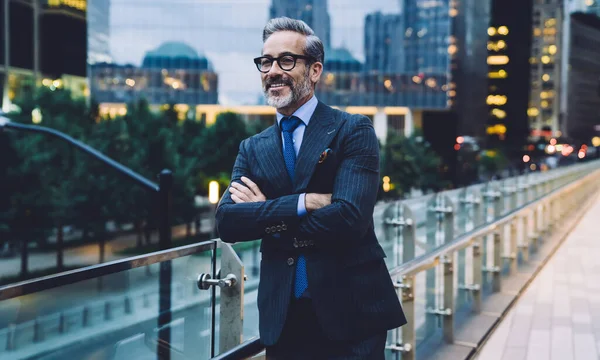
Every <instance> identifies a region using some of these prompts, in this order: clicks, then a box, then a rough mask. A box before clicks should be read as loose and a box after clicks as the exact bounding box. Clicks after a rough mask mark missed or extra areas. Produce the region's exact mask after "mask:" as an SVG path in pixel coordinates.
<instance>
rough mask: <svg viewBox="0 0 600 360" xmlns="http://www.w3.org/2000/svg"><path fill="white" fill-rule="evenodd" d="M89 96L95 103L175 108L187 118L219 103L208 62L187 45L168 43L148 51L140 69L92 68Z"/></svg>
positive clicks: (100, 65)
mask: <svg viewBox="0 0 600 360" xmlns="http://www.w3.org/2000/svg"><path fill="white" fill-rule="evenodd" d="M90 84H91V94H92V98H93V99H94V100H95V101H96V102H98V103H101V104H102V103H109V104H114V103H120V104H128V103H131V102H135V101H138V100H141V99H145V100H146V101H148V103H149V104H150V105H159V106H160V105H166V104H173V105H178V106H177V108H178V110H180V111H185V113H186V114H187V113H188V112H189V111H190V110H192V113H191V114H190V116H194V114H193V112H194V109H195V106H196V105H199V104H216V103H217V102H218V76H217V74H216V73H215V71H214V68H213V66H212V64H211V62H210V61H209V60H208V59H207V58H206V57H204V56H200V55H199V54H198V53H197V52H196V50H194V49H193V48H191V47H190V46H189V45H187V44H183V43H179V42H168V43H164V44H161V45H160V46H159V47H158V48H156V49H154V50H150V51H148V52H147V53H146V55H145V56H144V58H143V59H142V64H141V66H134V65H130V64H127V65H119V64H115V63H96V64H93V65H91V77H90Z"/></svg>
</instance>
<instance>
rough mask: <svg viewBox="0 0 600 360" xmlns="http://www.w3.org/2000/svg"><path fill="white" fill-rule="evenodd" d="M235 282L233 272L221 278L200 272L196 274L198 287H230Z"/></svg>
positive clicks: (204, 288)
mask: <svg viewBox="0 0 600 360" xmlns="http://www.w3.org/2000/svg"><path fill="white" fill-rule="evenodd" d="M235 284H237V277H236V276H235V275H233V274H228V275H227V276H225V278H223V279H212V277H211V276H210V274H205V273H202V274H200V275H198V281H197V285H198V289H200V290H208V289H210V287H211V286H219V287H220V288H221V289H224V288H230V287H233V286H235Z"/></svg>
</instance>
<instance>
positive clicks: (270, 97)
mask: <svg viewBox="0 0 600 360" xmlns="http://www.w3.org/2000/svg"><path fill="white" fill-rule="evenodd" d="M277 83H283V84H285V85H287V86H288V87H289V88H290V91H289V92H288V93H287V94H286V95H283V94H282V93H283V91H281V90H277V91H271V90H269V89H268V86H269V85H270V84H277ZM282 90H283V89H282ZM311 90H312V84H311V82H310V77H309V72H308V71H306V73H305V76H304V77H303V78H302V80H301V81H300V82H298V83H294V81H293V80H292V79H291V78H283V77H282V76H277V77H273V78H270V79H267V81H266V82H265V84H264V85H263V93H264V95H265V98H266V99H267V104H268V105H269V106H272V107H274V108H276V109H282V108H286V107H288V106H290V105H293V104H295V103H297V102H299V101H300V100H301V99H303V98H305V97H306V96H308V95H309V94H310V92H311Z"/></svg>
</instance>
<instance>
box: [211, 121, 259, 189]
mask: <svg viewBox="0 0 600 360" xmlns="http://www.w3.org/2000/svg"><path fill="white" fill-rule="evenodd" d="M205 134H206V136H205V137H204V139H203V143H204V147H203V154H204V155H203V157H202V161H201V163H200V168H201V169H202V172H203V173H204V174H206V176H205V178H206V179H208V178H210V179H214V180H217V181H219V185H220V188H221V189H225V188H226V187H227V186H228V185H229V176H230V175H231V170H232V169H233V164H234V163H235V159H236V157H237V154H238V151H239V147H240V143H241V142H242V140H244V139H245V138H247V137H248V135H249V134H248V130H247V128H246V124H245V123H244V121H243V120H242V119H241V117H240V116H239V115H238V114H236V113H233V112H225V113H220V114H219V115H218V116H217V119H216V121H215V123H214V124H213V125H212V126H210V127H208V128H207V129H206V131H205ZM225 179H227V180H225ZM205 184H207V182H205ZM205 191H207V188H205Z"/></svg>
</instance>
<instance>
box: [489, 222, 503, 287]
mask: <svg viewBox="0 0 600 360" xmlns="http://www.w3.org/2000/svg"><path fill="white" fill-rule="evenodd" d="M502 230H503V229H502V228H500V229H496V231H494V246H493V251H494V265H493V266H492V268H491V269H489V271H490V272H491V273H492V290H493V291H494V292H500V290H501V288H502V287H501V279H502V278H501V272H502V248H503V246H502V238H503V236H502V232H503V231H502Z"/></svg>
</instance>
